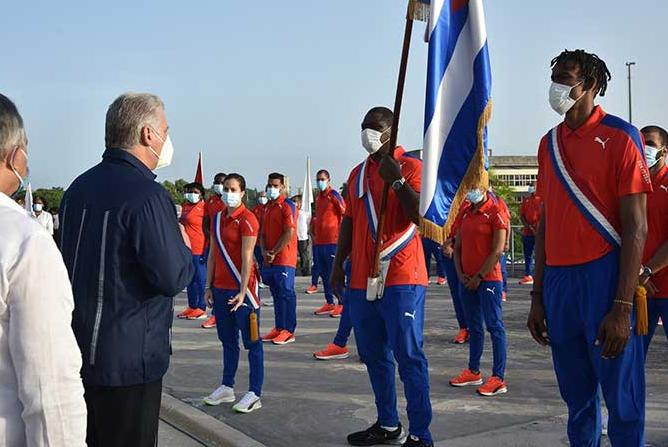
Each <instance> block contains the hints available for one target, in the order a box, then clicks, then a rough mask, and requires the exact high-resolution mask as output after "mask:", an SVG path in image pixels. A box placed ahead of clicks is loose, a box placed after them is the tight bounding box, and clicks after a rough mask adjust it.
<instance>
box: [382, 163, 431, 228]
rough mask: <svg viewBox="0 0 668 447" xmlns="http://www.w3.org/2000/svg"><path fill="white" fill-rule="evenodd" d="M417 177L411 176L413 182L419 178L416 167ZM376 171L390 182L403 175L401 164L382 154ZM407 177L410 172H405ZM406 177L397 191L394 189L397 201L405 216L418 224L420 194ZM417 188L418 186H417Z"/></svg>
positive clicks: (418, 171)
mask: <svg viewBox="0 0 668 447" xmlns="http://www.w3.org/2000/svg"><path fill="white" fill-rule="evenodd" d="M415 172H417V174H416V175H417V178H415V177H412V178H413V179H414V181H415V182H417V183H419V182H420V180H421V178H420V176H421V174H422V171H421V168H419V170H418V169H416V171H415ZM378 173H379V174H380V176H381V177H382V179H383V180H384V181H385V183H388V184H390V185H391V184H392V183H393V182H395V181H396V180H399V179H401V178H402V177H403V174H402V172H401V165H399V162H398V161H397V160H395V159H394V158H392V157H390V156H389V155H386V156H384V157H383V158H382V159H381V162H380V168H379V170H378ZM407 177H409V178H411V174H407ZM408 183H409V182H408V179H407V180H406V182H405V183H404V185H403V186H402V187H401V189H399V190H398V191H395V192H396V194H397V197H398V198H399V203H400V204H401V209H402V210H403V211H404V213H406V216H408V218H409V219H410V220H411V221H412V222H413V223H416V224H418V223H419V222H420V194H419V193H417V192H416V191H415V190H414V189H413V186H412V185H409V184H408ZM417 189H419V187H418V188H417Z"/></svg>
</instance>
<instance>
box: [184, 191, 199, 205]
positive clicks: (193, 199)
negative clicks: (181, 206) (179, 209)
mask: <svg viewBox="0 0 668 447" xmlns="http://www.w3.org/2000/svg"><path fill="white" fill-rule="evenodd" d="M184 197H185V199H186V200H187V201H188V202H190V203H197V202H199V194H198V193H196V192H187V193H185V194H184Z"/></svg>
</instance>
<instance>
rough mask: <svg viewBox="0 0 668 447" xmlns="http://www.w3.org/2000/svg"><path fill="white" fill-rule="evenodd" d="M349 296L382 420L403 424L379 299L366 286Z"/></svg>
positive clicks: (360, 349)
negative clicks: (372, 297) (368, 295)
mask: <svg viewBox="0 0 668 447" xmlns="http://www.w3.org/2000/svg"><path fill="white" fill-rule="evenodd" d="M349 298H350V299H349V300H348V306H349V307H350V316H351V320H352V322H353V327H354V328H355V340H356V342H357V351H358V352H359V354H360V356H361V357H362V358H363V359H364V362H365V364H366V368H367V372H368V374H369V380H370V381H371V387H372V388H373V394H374V396H375V398H376V410H377V412H378V422H379V423H380V424H381V425H382V426H385V427H396V426H398V425H399V414H398V413H397V391H396V385H395V381H394V374H395V371H394V359H393V358H392V351H391V349H390V347H389V345H388V343H387V333H386V329H385V323H384V322H383V318H382V316H381V314H380V312H379V307H378V306H377V305H376V302H374V303H372V302H369V301H367V300H366V290H351V292H350V296H349Z"/></svg>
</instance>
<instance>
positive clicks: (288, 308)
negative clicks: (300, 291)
mask: <svg viewBox="0 0 668 447" xmlns="http://www.w3.org/2000/svg"><path fill="white" fill-rule="evenodd" d="M278 270H279V271H278V274H277V277H279V279H278V280H277V283H278V284H279V285H278V289H279V290H278V294H279V295H280V296H281V302H282V304H281V306H282V308H283V309H282V311H281V312H282V313H283V327H282V329H287V330H288V332H290V333H293V334H294V333H295V329H296V328H297V294H296V293H295V269H294V268H293V267H283V266H281V267H279V268H278Z"/></svg>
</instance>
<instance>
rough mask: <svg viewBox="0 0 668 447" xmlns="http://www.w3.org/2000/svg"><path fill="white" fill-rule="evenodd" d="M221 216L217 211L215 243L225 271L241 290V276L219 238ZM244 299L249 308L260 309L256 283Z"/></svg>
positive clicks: (220, 212)
mask: <svg viewBox="0 0 668 447" xmlns="http://www.w3.org/2000/svg"><path fill="white" fill-rule="evenodd" d="M222 216H223V212H222V211H218V213H217V214H216V243H217V245H218V249H219V250H220V253H221V254H222V255H223V261H225V265H226V266H227V269H228V270H229V271H230V273H231V274H232V277H233V278H234V279H235V280H236V282H237V286H238V287H239V288H241V274H240V273H239V270H238V269H237V267H236V266H235V265H234V262H232V258H231V257H230V254H229V253H228V252H227V249H226V248H225V244H223V238H222V237H221V236H220V224H221V222H222ZM246 298H247V299H248V301H249V302H250V304H251V306H253V308H254V309H259V308H260V298H259V294H258V286H257V282H256V283H255V287H254V290H251V289H250V288H247V289H246Z"/></svg>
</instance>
